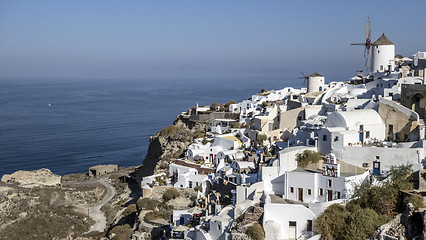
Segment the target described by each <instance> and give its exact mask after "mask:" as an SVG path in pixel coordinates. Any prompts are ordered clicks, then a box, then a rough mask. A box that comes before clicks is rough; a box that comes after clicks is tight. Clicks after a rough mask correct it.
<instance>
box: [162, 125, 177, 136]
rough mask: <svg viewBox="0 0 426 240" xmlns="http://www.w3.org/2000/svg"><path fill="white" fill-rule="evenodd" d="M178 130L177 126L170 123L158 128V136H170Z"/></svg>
mask: <svg viewBox="0 0 426 240" xmlns="http://www.w3.org/2000/svg"><path fill="white" fill-rule="evenodd" d="M178 131H179V127H178V126H175V125H170V126H167V127H165V128H163V129H161V130H160V136H165V137H170V136H173V135H175V134H176V133H177V132H178Z"/></svg>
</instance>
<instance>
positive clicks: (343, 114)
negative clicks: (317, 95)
mask: <svg viewBox="0 0 426 240" xmlns="http://www.w3.org/2000/svg"><path fill="white" fill-rule="evenodd" d="M359 124H366V125H379V124H383V121H382V118H381V117H380V115H379V113H377V112H376V111H374V110H373V109H361V110H354V111H335V112H332V113H331V114H330V115H329V116H328V118H327V120H326V121H325V123H324V127H343V128H349V130H353V129H352V128H354V127H357V126H358V125H359Z"/></svg>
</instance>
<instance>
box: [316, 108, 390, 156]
mask: <svg viewBox="0 0 426 240" xmlns="http://www.w3.org/2000/svg"><path fill="white" fill-rule="evenodd" d="M323 126H324V128H323V129H321V130H320V131H319V133H318V152H319V153H320V154H322V155H326V154H328V153H330V152H331V151H332V150H341V149H342V148H343V146H351V145H362V144H364V142H369V141H372V140H373V139H374V140H378V141H382V140H384V139H385V124H384V123H383V121H382V118H381V117H380V115H379V114H378V113H377V112H376V111H374V110H372V109H361V110H354V111H346V112H344V111H336V112H332V113H331V114H329V116H328V118H327V120H326V121H325V123H324V125H323Z"/></svg>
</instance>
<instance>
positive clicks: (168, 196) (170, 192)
mask: <svg viewBox="0 0 426 240" xmlns="http://www.w3.org/2000/svg"><path fill="white" fill-rule="evenodd" d="M179 196H180V194H179V192H178V191H177V190H176V189H175V188H169V189H167V191H165V192H164V194H163V200H164V201H165V202H168V201H170V200H172V199H175V198H177V197H179Z"/></svg>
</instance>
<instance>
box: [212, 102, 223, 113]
mask: <svg viewBox="0 0 426 240" xmlns="http://www.w3.org/2000/svg"><path fill="white" fill-rule="evenodd" d="M216 108H219V109H221V108H223V104H220V103H212V104H211V105H210V110H211V111H216Z"/></svg>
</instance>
